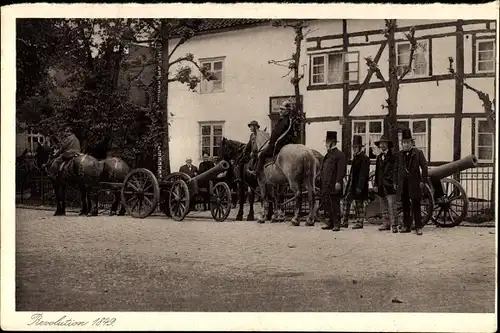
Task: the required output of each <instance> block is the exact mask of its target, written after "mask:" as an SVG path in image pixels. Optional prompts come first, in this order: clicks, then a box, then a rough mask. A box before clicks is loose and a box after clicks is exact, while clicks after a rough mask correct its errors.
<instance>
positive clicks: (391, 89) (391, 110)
mask: <svg viewBox="0 0 500 333" xmlns="http://www.w3.org/2000/svg"><path fill="white" fill-rule="evenodd" d="M396 29H397V22H396V20H394V19H392V20H385V29H384V36H385V38H386V39H387V45H388V46H389V80H386V79H385V77H384V75H383V74H382V72H381V71H380V69H379V67H378V65H377V63H376V62H375V61H372V60H371V59H370V58H366V63H367V65H368V68H369V70H370V72H373V73H375V75H376V77H377V78H378V79H379V80H380V81H381V82H382V84H383V86H384V88H385V90H386V91H387V95H388V97H387V98H386V103H387V105H383V106H382V108H386V109H387V111H388V114H387V116H386V117H387V118H386V119H387V122H386V123H387V125H388V130H389V133H390V137H391V140H392V142H394V143H395V144H394V149H395V150H396V151H397V150H398V149H399V144H398V141H399V138H398V125H397V110H398V94H399V86H400V84H401V81H402V80H403V79H404V78H405V76H406V75H408V73H410V72H411V71H412V63H413V60H414V55H415V51H416V49H417V47H418V44H417V40H416V38H415V29H414V28H410V31H409V32H408V33H406V34H405V37H406V39H407V40H408V42H410V54H409V58H408V63H407V65H406V66H404V67H399V66H397V62H396V60H397V55H396V37H395V33H396Z"/></svg>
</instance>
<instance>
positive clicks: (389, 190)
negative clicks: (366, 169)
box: [374, 149, 396, 196]
mask: <svg viewBox="0 0 500 333" xmlns="http://www.w3.org/2000/svg"><path fill="white" fill-rule="evenodd" d="M395 163H396V159H395V155H394V154H393V153H392V150H390V149H389V150H387V153H386V154H385V157H384V159H383V160H382V154H379V155H378V156H377V161H376V162H375V180H374V182H375V186H377V187H378V194H379V195H380V196H386V195H393V194H396V185H395V184H396V181H395V178H396V175H395V173H394V170H395V169H394V165H395Z"/></svg>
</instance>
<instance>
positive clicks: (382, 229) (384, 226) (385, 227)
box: [378, 224, 391, 231]
mask: <svg viewBox="0 0 500 333" xmlns="http://www.w3.org/2000/svg"><path fill="white" fill-rule="evenodd" d="M378 230H379V231H386V230H391V227H390V226H389V225H387V224H384V225H382V226H381V227H380V228H378Z"/></svg>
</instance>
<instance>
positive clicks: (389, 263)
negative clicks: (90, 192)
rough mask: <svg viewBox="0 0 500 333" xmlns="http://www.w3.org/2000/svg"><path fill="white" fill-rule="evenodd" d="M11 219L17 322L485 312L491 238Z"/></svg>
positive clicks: (35, 213) (481, 231) (491, 276)
mask: <svg viewBox="0 0 500 333" xmlns="http://www.w3.org/2000/svg"><path fill="white" fill-rule="evenodd" d="M16 215H17V219H16V242H17V249H16V261H17V262H16V303H17V304H16V309H17V311H335V312H337V311H341V312H342V311H349V312H353V311H354V312H357V311H360V312H365V311H368V312H371V311H375V312H380V311H398V312H399V311H411V312H413V311H418V312H421V311H422V312H494V306H495V264H496V260H495V235H494V233H495V232H496V231H495V229H493V228H465V227H457V228H453V229H441V228H435V227H433V226H429V227H426V228H425V229H424V235H423V236H417V235H415V234H392V233H385V232H384V233H382V232H379V231H377V227H376V226H373V225H368V226H366V227H365V228H364V229H362V230H351V229H349V230H342V231H341V232H338V233H334V232H331V231H323V230H321V229H320V227H321V225H320V224H319V223H318V224H317V225H316V226H315V227H305V226H301V227H291V226H290V225H289V224H284V223H278V224H264V225H259V224H257V223H255V222H232V221H227V222H222V223H218V222H213V221H211V220H194V219H186V220H185V221H184V222H180V223H178V222H174V221H172V220H169V219H167V218H165V217H149V218H147V219H144V220H139V219H133V218H130V217H107V216H99V217H95V218H87V217H78V216H76V214H70V215H68V216H66V217H53V216H52V212H49V211H40V210H27V209H17V211H16Z"/></svg>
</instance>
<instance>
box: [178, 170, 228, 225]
mask: <svg viewBox="0 0 500 333" xmlns="http://www.w3.org/2000/svg"><path fill="white" fill-rule="evenodd" d="M229 167H230V165H229V163H228V162H226V161H221V162H219V164H217V165H216V166H214V167H213V168H211V169H210V170H207V171H205V172H203V173H201V174H199V175H197V176H196V177H193V178H191V177H189V176H188V175H186V174H182V173H173V174H171V175H170V179H171V180H173V179H174V178H177V179H175V180H173V181H172V182H171V186H169V194H168V213H169V214H168V215H170V217H172V218H173V219H174V220H176V221H182V220H184V218H185V217H186V215H187V214H188V213H189V211H190V210H191V208H192V207H193V206H194V201H193V199H194V198H195V196H196V195H197V194H199V188H198V182H199V181H202V180H214V179H217V175H219V174H221V173H223V172H225V171H227V170H228V169H229ZM231 205H232V202H231V190H230V188H229V186H228V185H227V184H226V183H225V182H222V181H220V182H217V183H216V184H215V185H214V186H212V183H210V212H211V213H212V217H213V218H214V219H215V220H216V221H218V222H221V221H224V220H225V219H226V218H227V217H228V215H229V213H230V211H231Z"/></svg>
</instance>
